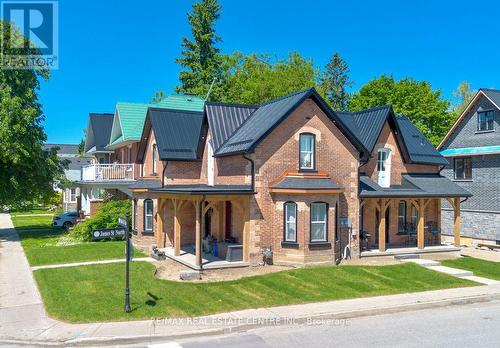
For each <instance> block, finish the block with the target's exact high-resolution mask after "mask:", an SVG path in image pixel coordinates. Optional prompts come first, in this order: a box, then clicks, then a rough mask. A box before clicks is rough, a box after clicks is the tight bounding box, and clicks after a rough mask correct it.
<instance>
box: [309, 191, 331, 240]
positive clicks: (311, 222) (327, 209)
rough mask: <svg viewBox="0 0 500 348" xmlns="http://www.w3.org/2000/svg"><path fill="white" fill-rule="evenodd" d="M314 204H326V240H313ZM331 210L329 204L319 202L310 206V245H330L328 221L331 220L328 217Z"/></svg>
mask: <svg viewBox="0 0 500 348" xmlns="http://www.w3.org/2000/svg"><path fill="white" fill-rule="evenodd" d="M313 204H324V205H325V239H324V240H313V239H312V225H313V221H312V217H313V215H312V206H313ZM329 210H330V206H329V204H328V203H327V202H322V201H317V202H312V203H311V204H310V205H309V243H310V244H315V243H318V244H324V243H328V220H329V217H328V212H329Z"/></svg>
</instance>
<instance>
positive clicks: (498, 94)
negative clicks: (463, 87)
mask: <svg viewBox="0 0 500 348" xmlns="http://www.w3.org/2000/svg"><path fill="white" fill-rule="evenodd" d="M480 90H481V91H482V92H483V93H484V94H486V95H487V96H488V98H490V99H491V100H492V101H493V103H495V104H496V106H497V107H500V90H498V89H490V88H480Z"/></svg>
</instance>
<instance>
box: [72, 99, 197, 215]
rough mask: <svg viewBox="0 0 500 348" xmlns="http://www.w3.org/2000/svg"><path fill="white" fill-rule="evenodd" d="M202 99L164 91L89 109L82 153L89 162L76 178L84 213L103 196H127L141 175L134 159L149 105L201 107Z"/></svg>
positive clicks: (182, 107)
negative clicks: (108, 109)
mask: <svg viewBox="0 0 500 348" xmlns="http://www.w3.org/2000/svg"><path fill="white" fill-rule="evenodd" d="M203 103H204V100H203V99H201V98H198V97H195V96H191V95H168V96H166V97H165V98H164V99H162V100H161V101H160V102H158V103H152V104H141V103H123V102H119V103H117V104H116V107H115V112H114V113H110V114H106V113H100V114H98V113H91V114H90V115H89V121H88V126H87V131H86V138H85V153H86V155H87V156H90V157H91V159H92V163H91V164H90V165H87V166H85V167H84V168H82V175H81V180H80V181H78V185H79V186H80V188H81V192H82V211H83V213H84V215H93V214H94V213H95V212H96V211H97V209H98V207H99V206H100V204H101V203H102V201H103V199H104V198H107V199H129V198H131V192H130V190H129V186H130V185H132V184H133V183H134V182H135V181H136V179H137V178H139V177H140V176H141V170H142V168H141V166H139V165H136V164H135V161H136V157H137V148H138V144H139V140H140V137H141V132H142V129H143V127H144V120H145V118H146V112H147V110H148V108H149V107H165V108H177V109H185V110H201V109H202V108H203Z"/></svg>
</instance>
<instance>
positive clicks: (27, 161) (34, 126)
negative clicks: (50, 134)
mask: <svg viewBox="0 0 500 348" xmlns="http://www.w3.org/2000/svg"><path fill="white" fill-rule="evenodd" d="M0 30H1V32H0V35H2V41H3V42H9V40H14V41H18V42H20V43H21V44H17V45H16V46H17V47H27V48H26V49H25V53H26V54H27V55H29V56H31V57H33V58H34V59H36V56H38V55H39V51H38V50H37V49H35V48H33V47H32V46H30V45H29V44H28V41H27V39H26V38H25V37H23V36H22V35H21V34H20V33H19V31H18V30H17V29H16V28H15V27H13V26H11V25H10V24H9V23H8V22H4V21H0ZM23 41H24V43H25V45H23V44H22V42H23ZM48 78H49V72H48V70H45V69H24V70H8V69H0V206H5V205H6V206H12V207H19V206H23V205H24V204H25V203H26V202H30V201H36V200H38V201H43V200H44V199H46V198H47V197H49V196H51V195H52V193H53V182H54V179H56V178H57V177H59V176H60V175H61V174H62V169H63V165H62V164H61V163H60V162H59V159H58V157H57V148H52V149H48V150H43V148H42V144H43V142H44V141H45V140H46V138H47V136H46V134H45V132H44V129H43V126H42V122H43V120H44V116H43V113H42V106H41V105H40V103H39V99H38V92H39V89H40V79H44V80H47V79H48Z"/></svg>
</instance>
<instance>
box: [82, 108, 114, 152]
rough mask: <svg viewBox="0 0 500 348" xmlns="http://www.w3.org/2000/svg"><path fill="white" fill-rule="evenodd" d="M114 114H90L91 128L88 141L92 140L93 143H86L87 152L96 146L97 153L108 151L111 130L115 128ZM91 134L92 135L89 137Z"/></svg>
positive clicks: (88, 130) (89, 128) (88, 131)
mask: <svg viewBox="0 0 500 348" xmlns="http://www.w3.org/2000/svg"><path fill="white" fill-rule="evenodd" d="M113 117H114V114H97V113H90V114H89V127H88V128H87V139H90V138H92V139H93V141H92V142H91V143H85V151H88V150H90V149H92V148H93V147H94V146H95V151H106V149H105V147H106V145H108V143H109V138H110V136H111V128H112V127H113ZM89 133H92V134H91V136H90V137H89V135H90V134H89Z"/></svg>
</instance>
